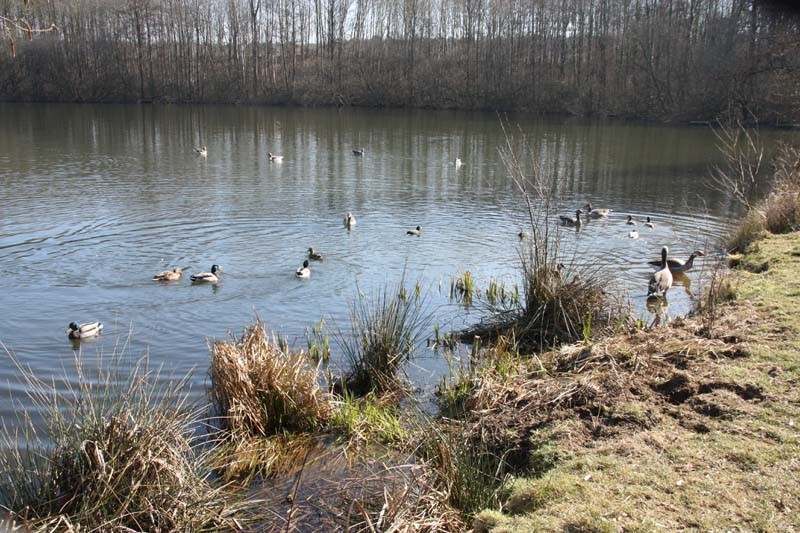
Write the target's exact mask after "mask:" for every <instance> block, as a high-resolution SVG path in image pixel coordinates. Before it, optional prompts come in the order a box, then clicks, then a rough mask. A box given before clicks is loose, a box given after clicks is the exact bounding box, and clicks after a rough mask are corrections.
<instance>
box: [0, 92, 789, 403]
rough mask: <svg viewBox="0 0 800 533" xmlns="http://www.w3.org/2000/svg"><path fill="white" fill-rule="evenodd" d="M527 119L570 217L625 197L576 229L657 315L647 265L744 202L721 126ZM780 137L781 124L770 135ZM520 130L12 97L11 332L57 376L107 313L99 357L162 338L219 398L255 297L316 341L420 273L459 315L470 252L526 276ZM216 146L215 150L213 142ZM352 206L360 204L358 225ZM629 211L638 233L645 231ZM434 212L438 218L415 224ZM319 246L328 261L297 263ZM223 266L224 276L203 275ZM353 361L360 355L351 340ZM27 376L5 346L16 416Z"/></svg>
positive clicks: (477, 275)
mask: <svg viewBox="0 0 800 533" xmlns="http://www.w3.org/2000/svg"><path fill="white" fill-rule="evenodd" d="M508 120H509V122H510V123H511V124H515V125H516V124H519V131H517V130H516V128H515V136H516V138H515V139H514V141H513V142H514V143H519V144H517V145H518V146H521V145H522V141H521V139H520V136H521V135H520V131H521V132H524V133H525V135H526V136H527V141H526V144H527V145H528V146H532V147H534V148H535V150H536V151H537V154H539V155H540V157H541V158H542V160H545V161H547V162H548V167H549V168H552V169H553V175H552V180H553V183H554V184H555V186H556V187H557V190H558V196H559V202H560V204H559V208H560V209H561V211H562V212H563V213H570V212H573V213H574V210H575V209H576V208H577V207H580V206H582V205H583V204H584V203H585V201H586V200H587V199H591V201H592V202H593V203H594V205H595V206H597V207H610V208H613V209H614V212H613V213H612V215H611V216H610V217H609V218H608V219H603V220H597V221H592V222H590V223H589V224H587V225H586V226H585V227H584V228H583V230H582V231H581V232H579V233H577V232H574V231H570V230H568V231H565V232H564V234H563V245H562V249H563V250H564V252H565V254H566V255H567V256H569V257H571V258H574V260H575V261H576V262H577V263H583V264H588V265H596V264H598V263H603V264H608V265H609V266H610V267H611V272H612V276H613V279H611V280H609V281H610V282H613V283H615V284H617V285H618V286H619V287H620V288H621V289H622V290H625V291H627V292H628V293H629V294H630V297H631V300H632V302H633V304H634V307H635V310H636V313H637V314H638V315H640V316H642V317H645V318H648V317H649V314H648V311H647V309H646V306H645V298H644V295H645V292H646V287H647V278H648V276H649V275H650V273H651V272H652V269H651V267H650V266H648V265H647V261H648V260H650V259H655V258H657V257H658V253H659V250H660V248H661V246H662V245H669V246H670V250H671V252H672V253H673V254H674V255H675V256H677V257H681V258H686V257H687V256H688V254H689V253H690V252H691V251H692V250H695V249H703V250H706V251H709V252H712V251H713V249H714V244H713V243H715V242H716V239H717V238H718V237H719V236H720V235H722V234H723V233H724V232H725V231H726V228H727V227H728V224H729V222H731V220H730V219H731V217H735V214H736V211H735V207H734V204H733V203H732V202H731V201H730V200H729V199H727V198H725V197H724V196H723V195H721V194H719V193H718V192H716V191H714V190H712V189H710V188H708V187H707V186H705V185H704V183H705V176H706V175H707V174H708V170H709V168H710V166H711V165H712V164H714V163H715V162H717V161H718V158H719V156H718V155H717V152H716V150H715V138H714V135H713V133H712V132H711V131H710V130H708V129H705V128H681V127H663V126H644V125H620V124H614V123H597V122H591V123H587V122H577V121H567V122H563V121H549V120H542V119H540V118H536V117H525V116H514V117H508ZM780 135H784V136H785V135H787V134H785V133H780V132H763V133H762V137H763V138H764V140H765V141H766V142H767V145H768V146H772V145H774V142H775V141H776V140H777V139H778V138H779V136H780ZM505 142H506V141H505V137H504V134H503V130H502V128H501V125H500V120H499V119H498V117H497V116H496V115H494V114H481V113H456V112H431V111H376V110H344V111H338V110H334V109H284V108H265V107H235V106H202V107H191V106H133V105H130V106H123V105H63V104H58V105H55V104H54V105H50V104H35V105H34V104H30V105H28V104H0V217H1V218H0V270H2V272H3V276H4V281H5V284H4V288H3V292H2V302H3V309H4V310H5V313H4V317H3V319H2V320H0V341H2V343H3V344H4V345H5V346H6V347H7V349H9V350H11V351H13V352H14V353H15V354H16V355H17V357H18V358H19V360H20V361H21V362H22V363H23V364H24V365H26V366H27V365H29V366H30V367H31V368H32V369H33V370H34V371H35V372H37V373H38V374H39V375H40V376H41V377H43V378H45V379H46V378H47V376H50V375H52V376H61V375H62V374H66V375H67V379H72V377H71V376H72V374H74V370H72V369H74V365H73V345H72V344H71V343H70V342H69V341H68V339H67V336H66V334H65V333H64V328H65V327H66V326H67V324H68V323H69V322H71V321H76V322H89V321H95V320H99V321H102V322H103V323H104V324H105V330H104V332H103V335H102V336H101V337H100V338H99V339H96V340H92V341H88V342H84V343H83V345H82V348H83V350H84V351H85V352H86V353H88V354H96V353H98V352H105V353H107V354H108V353H111V352H113V351H114V350H115V346H118V343H121V342H125V339H126V338H127V337H128V336H129V335H130V340H129V346H128V348H127V350H128V353H130V354H132V355H134V356H136V355H141V354H144V353H146V352H148V351H149V354H150V358H151V361H152V362H153V363H155V364H156V365H162V364H163V365H164V367H165V368H166V369H168V370H169V371H170V372H172V373H173V374H176V375H181V374H183V373H186V372H188V371H190V370H193V373H194V378H193V380H192V381H191V382H190V384H191V391H190V392H191V394H192V395H193V396H195V397H196V398H197V399H198V400H201V399H202V398H203V396H204V395H205V392H206V387H207V370H208V365H209V354H208V349H207V339H213V338H217V339H219V338H225V337H226V336H227V335H228V333H229V332H230V331H233V332H235V333H237V334H238V333H239V332H241V329H242V327H243V326H244V325H245V324H247V323H249V322H251V321H252V320H253V318H254V317H255V315H258V316H259V317H260V318H261V319H262V320H263V321H264V322H265V323H266V324H267V325H268V326H269V327H270V328H272V329H274V330H275V331H277V332H279V333H280V334H281V335H283V336H286V337H287V338H288V339H289V341H290V342H291V343H294V344H295V345H296V346H297V347H303V348H304V347H305V336H304V332H305V330H306V328H310V327H312V326H314V325H315V324H316V323H318V322H319V320H320V319H321V318H325V320H326V324H327V325H328V326H332V327H333V328H336V327H341V329H343V330H346V329H347V327H348V309H349V307H350V305H351V302H352V301H353V298H354V297H356V295H357V294H358V293H359V291H361V292H362V293H365V294H370V293H371V292H372V291H374V290H376V289H378V288H380V287H383V286H386V285H387V284H395V283H396V282H397V281H398V280H399V279H400V278H401V277H402V276H403V275H404V274H405V279H406V281H407V282H408V283H409V284H413V283H415V282H419V284H420V286H421V288H422V290H423V292H425V291H427V292H428V294H429V295H428V298H427V308H428V311H429V312H430V313H431V315H432V323H438V324H440V325H441V329H442V331H447V330H449V329H452V328H459V327H461V326H463V325H465V324H469V323H471V322H474V321H476V320H478V319H479V318H480V317H481V314H480V312H479V311H476V310H467V309H465V308H464V306H463V305H460V304H458V303H455V302H452V301H451V300H450V299H449V297H448V294H449V287H450V280H451V278H452V277H455V276H457V275H458V274H459V273H461V272H463V271H465V270H469V271H470V272H471V273H472V276H473V278H474V279H475V280H476V287H478V288H485V287H486V286H487V285H488V283H489V280H490V279H491V278H495V279H499V280H503V281H505V282H506V284H507V285H508V286H509V287H510V286H512V285H513V284H514V283H516V282H517V281H518V277H517V276H518V272H517V268H518V252H519V246H520V240H519V238H518V237H517V234H518V232H519V231H520V230H521V229H525V221H526V213H525V207H524V203H523V202H522V200H521V198H520V195H519V194H518V192H517V189H516V186H515V184H514V182H513V180H512V179H511V178H510V177H509V175H508V172H507V171H506V169H505V167H504V166H503V164H502V162H501V159H500V156H499V154H498V147H500V146H502V145H504V144H505ZM201 145H206V146H207V147H208V156H207V157H205V158H203V157H199V156H197V155H196V154H195V153H194V151H193V148H194V147H197V146H201ZM362 146H363V147H364V148H365V155H364V156H363V157H356V156H354V155H353V153H352V150H353V148H356V147H362ZM268 152H272V153H275V154H281V155H283V157H284V159H283V162H282V163H274V162H270V160H269V157H268ZM456 158H460V159H461V161H463V163H464V164H463V165H462V166H460V167H457V166H456V165H455V163H454V162H455V159H456ZM347 211H352V212H353V213H354V214H355V216H356V217H357V220H358V223H357V225H356V226H355V227H354V228H352V229H351V230H350V231H348V230H347V229H345V228H344V227H343V224H342V219H343V216H344V215H345V213H346V212H347ZM628 214H631V215H633V216H634V217H635V218H636V219H637V220H639V225H638V230H639V234H640V237H639V238H638V239H629V238H627V235H628V232H629V231H630V229H631V228H630V227H629V226H627V225H626V224H625V222H624V221H625V218H626V216H627V215H628ZM554 216H555V215H554ZM645 216H651V217H652V218H653V221H654V222H655V224H656V226H655V228H654V229H649V228H645V227H643V226H642V222H643V220H644V217H645ZM417 225H419V226H421V228H422V235H421V236H419V237H412V236H407V235H406V230H407V229H411V228H413V227H415V226H417ZM309 247H313V248H314V249H315V250H319V251H320V252H321V253H322V254H324V255H325V260H324V261H323V262H319V263H318V262H312V264H311V268H312V275H311V277H310V278H309V279H297V278H296V277H295V275H294V271H295V269H296V268H297V267H298V266H300V264H301V263H302V262H303V259H304V258H305V254H306V250H307V249H308V248H309ZM215 263H216V264H220V265H222V266H223V267H224V272H223V277H222V281H221V282H220V283H219V284H217V285H191V284H190V282H189V280H188V275H189V274H192V273H198V272H205V271H208V270H209V268H210V267H211V265H212V264H215ZM695 264H696V266H695V270H694V271H693V272H691V273H690V274H689V276H688V279H689V280H690V281H691V282H694V283H693V285H692V287H690V291H686V290H684V287H676V288H674V289H673V290H672V291H671V292H670V313H671V314H672V315H675V314H681V313H685V312H687V311H688V310H689V309H690V308H691V305H692V302H691V296H690V292H691V290H693V289H696V288H697V279H698V278H699V277H700V276H702V272H703V269H704V268H706V267H707V266H708V265H710V261H707V262H704V261H702V260H701V261H698V262H696V263H695ZM175 266H182V267H188V268H189V270H188V271H187V274H186V275H184V278H183V279H182V280H180V281H177V282H171V283H157V282H153V281H151V277H152V275H153V274H154V273H156V272H159V271H161V270H166V269H171V268H173V267H175ZM432 334H433V332H432V331H431V332H430V333H429V334H428V335H429V336H432ZM121 339H122V340H121ZM117 349H119V348H117ZM420 355H421V357H420V358H418V359H417V360H416V362H415V364H413V365H411V367H410V368H409V374H410V375H411V377H412V379H413V380H414V381H415V383H416V384H417V385H418V386H419V387H421V389H422V390H423V393H424V391H428V390H430V388H431V387H432V386H433V385H434V384H435V383H437V382H438V379H439V377H440V376H441V375H442V374H446V373H447V364H446V363H445V361H444V360H443V359H442V358H441V357H439V356H436V355H435V354H433V353H432V352H430V351H425V352H424V353H422V354H420ZM333 357H334V361H333V363H334V364H338V363H340V361H339V360H338V359H337V357H336V347H335V346H334V354H333ZM71 372H72V374H71ZM15 376H16V370H15V369H14V367H13V365H12V363H11V361H9V360H8V358H6V357H3V358H0V381H2V382H3V383H11V385H10V386H9V387H10V394H8V393H6V394H3V395H2V399H0V417H4V418H5V417H8V416H9V415H12V413H13V410H14V402H15V401H21V402H22V403H23V404H24V399H23V394H24V390H22V389H21V388H20V387H19V386H18V385H15V384H13V382H14V380H15ZM3 386H4V387H6V388H7V389H8V387H7V386H6V385H3Z"/></svg>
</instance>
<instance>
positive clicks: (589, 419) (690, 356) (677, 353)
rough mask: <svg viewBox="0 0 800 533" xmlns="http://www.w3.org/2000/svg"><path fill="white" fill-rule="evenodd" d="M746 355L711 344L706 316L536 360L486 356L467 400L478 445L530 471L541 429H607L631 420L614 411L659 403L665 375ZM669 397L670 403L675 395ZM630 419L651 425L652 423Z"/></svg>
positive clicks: (732, 345) (736, 344) (732, 343)
mask: <svg viewBox="0 0 800 533" xmlns="http://www.w3.org/2000/svg"><path fill="white" fill-rule="evenodd" d="M720 320H723V319H720ZM726 327H727V326H726V325H725V324H721V325H720V326H719V327H718V329H722V330H724V329H726ZM746 353H747V346H746V345H745V344H742V342H741V339H740V338H739V337H736V336H733V337H730V338H728V337H726V338H725V339H720V338H712V339H709V338H707V335H706V330H705V327H704V323H703V321H702V320H701V319H699V318H698V319H686V320H685V319H676V320H674V321H673V323H672V324H671V325H670V326H668V327H666V328H656V329H653V330H646V331H633V332H631V333H627V334H619V335H616V336H614V337H609V338H606V339H602V340H600V341H598V342H596V343H594V344H592V345H586V344H583V343H579V344H573V345H566V346H562V347H561V348H560V349H558V350H553V351H549V352H546V353H544V354H541V355H539V356H534V357H520V358H516V359H515V360H509V359H508V358H507V357H505V356H504V357H503V363H502V364H499V365H498V364H494V363H493V361H492V358H493V355H492V354H491V352H487V357H488V360H487V362H486V365H485V367H484V368H483V369H482V370H481V371H479V372H478V375H477V377H476V378H474V379H473V380H472V382H471V384H472V388H471V389H470V390H469V392H468V393H467V395H466V398H465V399H464V400H463V402H464V408H465V412H466V413H467V419H466V422H467V423H468V424H470V425H471V427H472V432H473V435H474V436H475V437H476V438H478V440H479V441H482V442H486V443H488V444H489V445H490V449H492V450H493V451H494V452H495V453H496V454H499V455H503V454H506V456H507V458H508V460H509V462H510V463H511V464H512V465H513V466H515V467H518V468H523V469H525V468H529V467H531V464H530V462H529V461H530V452H531V436H532V435H533V434H534V432H535V431H536V430H537V429H538V428H541V427H544V426H546V425H548V424H552V423H554V422H555V421H557V420H561V419H564V418H565V417H566V418H574V417H577V418H578V419H579V420H581V421H582V423H583V426H584V428H585V430H586V431H587V432H588V433H589V434H598V433H599V432H603V431H607V430H608V428H609V427H612V426H614V425H618V424H619V423H621V422H623V421H624V420H625V419H626V416H627V415H622V414H620V412H619V411H618V410H615V407H614V406H616V405H619V404H621V403H623V402H629V401H631V400H633V399H636V398H642V397H644V398H645V399H647V398H658V397H659V396H658V395H657V394H656V395H654V394H653V393H652V391H654V390H655V389H654V387H656V384H657V383H660V382H661V380H662V378H663V377H664V376H671V375H672V374H673V373H675V372H677V371H678V369H680V368H686V367H687V366H688V365H690V364H692V361H694V360H697V359H700V360H702V359H703V358H705V357H707V356H708V354H714V356H715V357H721V358H724V357H729V358H735V357H740V356H742V355H744V354H746ZM512 365H513V366H512ZM676 386H677V385H676ZM664 394H665V395H666V397H667V398H666V401H667V402H669V401H670V400H669V397H668V396H669V394H670V393H669V392H665V393H664ZM662 400H663V398H662ZM628 418H630V419H631V420H634V421H635V422H636V423H646V420H647V418H648V417H647V415H646V414H643V415H642V416H641V417H639V418H637V417H628Z"/></svg>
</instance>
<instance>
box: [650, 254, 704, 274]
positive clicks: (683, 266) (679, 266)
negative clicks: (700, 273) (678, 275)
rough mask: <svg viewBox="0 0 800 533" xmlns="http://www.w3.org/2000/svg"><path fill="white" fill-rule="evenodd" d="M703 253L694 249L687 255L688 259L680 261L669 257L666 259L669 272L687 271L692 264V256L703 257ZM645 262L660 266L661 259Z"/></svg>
mask: <svg viewBox="0 0 800 533" xmlns="http://www.w3.org/2000/svg"><path fill="white" fill-rule="evenodd" d="M705 255H706V254H705V253H704V252H702V251H700V250H695V251H694V252H692V254H691V255H690V256H689V259H687V260H686V261H682V260H681V259H672V258H670V260H669V261H667V266H668V267H669V270H670V272H688V271H689V270H691V269H692V267H693V266H694V258H695V257H705ZM647 264H648V265H653V266H661V261H657V260H655V261H648V262H647Z"/></svg>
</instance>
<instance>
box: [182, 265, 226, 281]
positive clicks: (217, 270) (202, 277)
mask: <svg viewBox="0 0 800 533" xmlns="http://www.w3.org/2000/svg"><path fill="white" fill-rule="evenodd" d="M221 277H222V267H221V266H219V265H211V272H201V273H199V274H192V275H191V276H189V279H191V280H192V283H216V282H218V281H219V279H220V278H221Z"/></svg>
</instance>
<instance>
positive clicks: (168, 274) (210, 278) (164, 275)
mask: <svg viewBox="0 0 800 533" xmlns="http://www.w3.org/2000/svg"><path fill="white" fill-rule="evenodd" d="M194 152H195V153H196V154H197V155H198V156H200V157H207V156H208V150H207V148H206V147H205V146H202V147H200V148H195V149H194ZM364 154H365V149H364V148H363V147H361V148H357V149H354V150H353V155H354V156H358V157H361V156H363V155H364ZM267 156H268V158H269V161H270V162H274V163H281V162H282V161H283V156H282V155H275V154H273V153H272V152H268V154H267ZM462 165H463V163H462V162H461V159H459V158H456V160H455V166H456V168H459V167H461V166H462ZM584 209H585V211H584ZM612 211H613V210H612V209H601V208H596V207H593V206H592V204H591V202H587V203H586V205H584V206H583V209H577V210H576V211H575V216H574V217H573V216H569V215H560V217H559V218H560V220H561V223H562V224H563V225H565V226H569V227H574V228H576V229H578V230H579V231H580V229H581V226H582V225H583V222H582V220H581V215H585V216H586V218H587V220H588V219H599V218H607V217H608V216H609V214H610V213H611V212H612ZM625 224H627V225H629V226H636V224H637V223H636V221H635V220H634V219H633V216H631V215H628V219H627V220H626V222H625ZM355 225H356V217H355V216H354V215H353V213H351V212H348V213H347V214H346V215H345V217H344V227H345V228H347V229H348V230H350V229H352V228H353V227H354V226H355ZM644 226H646V227H648V228H651V229H653V228H655V224H654V223H653V222H652V221H651V220H650V217H647V222H645V223H644ZM406 235H412V236H416V237H419V236H420V235H422V228H421V227H420V226H417V227H415V228H413V229H410V230H408V231H406ZM519 237H520V238H521V239H523V238H525V237H527V234H526V233H525V232H520V233H519ZM628 237H629V238H631V239H637V238H638V237H639V233H638V231H636V230H632V231H631V232H630V233H629V234H628ZM668 254H669V249H668V248H667V247H666V246H664V247H663V248H662V249H661V260H660V261H658V260H656V261H650V262H649V264H650V265H654V266H658V267H660V269H659V270H658V271H657V272H655V273H654V274H653V275H652V276H650V282H649V284H648V291H647V296H648V298H649V297H651V296H660V297H662V298H666V295H667V291H668V290H669V289H670V287H672V282H673V277H672V273H673V272H686V271H688V270H689V269H691V268H692V266H693V264H694V258H695V257H702V256H704V255H705V254H704V253H703V252H702V251H700V250H695V251H694V252H692V254H691V255H690V256H689V258H688V259H687V260H686V261H681V260H680V259H674V258H670V257H668ZM307 257H308V259H306V260H304V261H303V265H302V266H301V267H298V268H297V270H296V271H295V276H297V277H298V278H309V277H311V267H310V263H309V261H308V260H309V259H311V260H314V261H322V260H323V256H322V254H320V253H319V252H316V251H315V250H314V248H309V249H308V255H307ZM182 275H183V269H182V268H181V267H175V268H173V269H172V270H165V271H163V272H159V273H158V274H155V275H154V276H153V281H161V282H171V281H178V280H179V279H181V276H182ZM221 276H222V267H221V266H220V265H216V264H215V265H212V266H211V271H210V272H201V273H199V274H192V275H191V276H190V277H189V279H190V280H191V281H192V283H217V282H218V281H219V280H220V279H221ZM102 329H103V324H102V323H100V322H90V323H85V324H80V325H79V324H77V323H75V322H71V323H70V324H69V326H68V327H67V330H66V331H67V333H68V335H69V338H70V339H72V340H79V339H86V338H90V337H95V336H97V335H99V334H100V332H101V331H102Z"/></svg>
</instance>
